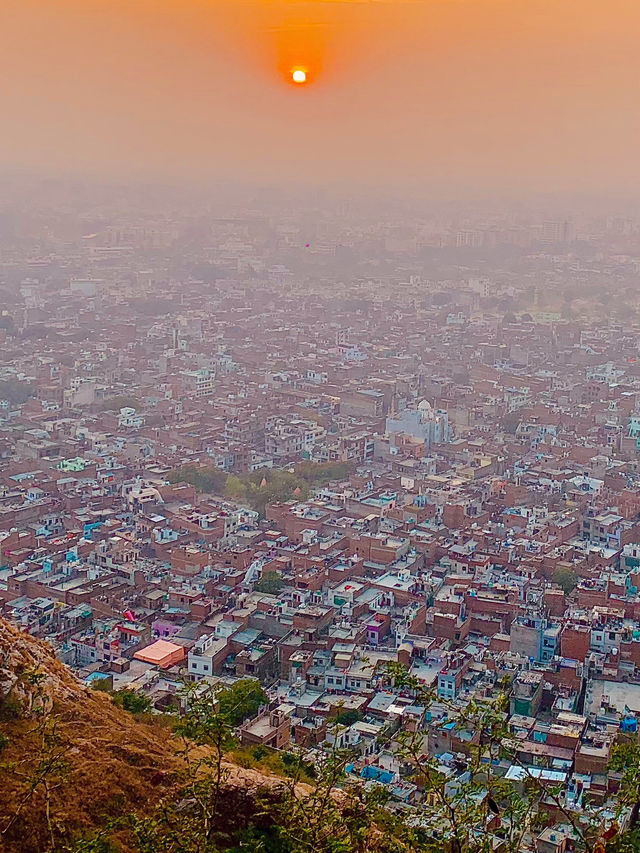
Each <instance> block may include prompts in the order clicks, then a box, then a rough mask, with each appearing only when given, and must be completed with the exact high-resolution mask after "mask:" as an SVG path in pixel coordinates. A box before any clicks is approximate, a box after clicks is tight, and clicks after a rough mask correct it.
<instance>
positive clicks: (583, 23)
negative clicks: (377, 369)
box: [0, 0, 640, 194]
mask: <svg viewBox="0 0 640 853" xmlns="http://www.w3.org/2000/svg"><path fill="white" fill-rule="evenodd" d="M639 45H640V0H0V115H1V116H2V118H3V121H2V134H0V164H9V165H19V166H28V167H30V166H33V167H37V168H39V169H42V168H45V169H47V170H54V169H77V170H80V171H91V172H95V173H98V174H100V175H127V176H128V175H140V176H145V177H146V176H149V175H151V176H155V175H161V176H166V177H175V176H182V175H184V176H187V177H212V178H217V177H221V176H222V177H230V178H235V177H241V178H246V179H249V180H252V179H254V178H255V179H257V180H260V181H269V182H274V181H277V180H284V179H294V180H295V179H303V180H324V179H328V180H332V181H343V180H345V179H354V180H358V181H364V182H375V183H381V184H384V185H385V186H394V185H395V186H401V185H406V184H411V185H412V186H414V187H422V186H424V187H425V189H426V190H428V189H429V188H431V187H433V186H438V187H453V188H455V189H456V191H458V190H460V191H463V190H464V189H467V188H469V189H470V190H472V191H476V190H482V191H485V190H488V191H496V192H503V191H513V192H520V191H523V192H529V191H532V190H541V191H544V192H547V191H549V190H555V189H559V190H560V191H564V190H580V191H582V190H587V191H591V190H595V191H598V192H611V193H612V194H614V193H616V192H618V191H637V190H638V189H640V157H639V156H638V151H639V143H640V50H639ZM298 64H302V65H306V66H308V67H309V68H310V71H311V76H312V83H311V85H309V86H305V87H302V88H295V87H293V86H291V85H288V84H287V83H286V82H285V79H284V75H285V72H286V71H287V70H288V68H289V66H290V65H291V66H293V65H298Z"/></svg>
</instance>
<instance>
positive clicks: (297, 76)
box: [291, 68, 307, 83]
mask: <svg viewBox="0 0 640 853" xmlns="http://www.w3.org/2000/svg"><path fill="white" fill-rule="evenodd" d="M291 79H292V80H293V82H294V83H306V82H307V72H306V71H303V70H302V68H296V70H295V71H294V72H293V74H292V75H291Z"/></svg>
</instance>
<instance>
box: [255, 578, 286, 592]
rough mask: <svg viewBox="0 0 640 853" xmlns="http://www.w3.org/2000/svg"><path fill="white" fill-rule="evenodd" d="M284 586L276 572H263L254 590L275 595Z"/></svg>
mask: <svg viewBox="0 0 640 853" xmlns="http://www.w3.org/2000/svg"><path fill="white" fill-rule="evenodd" d="M283 586H284V581H283V580H282V578H281V577H280V575H279V574H278V572H265V573H264V574H263V575H262V577H261V578H260V580H259V581H258V582H257V584H256V587H255V588H256V589H257V590H258V592H266V593H268V594H269V595H277V594H278V593H279V592H280V590H281V589H282V587H283Z"/></svg>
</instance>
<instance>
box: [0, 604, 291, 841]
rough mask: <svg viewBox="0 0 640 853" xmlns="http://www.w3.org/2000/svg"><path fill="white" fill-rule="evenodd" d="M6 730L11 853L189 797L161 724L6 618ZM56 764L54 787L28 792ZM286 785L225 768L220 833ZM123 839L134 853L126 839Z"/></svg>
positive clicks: (247, 818) (2, 696) (3, 749)
mask: <svg viewBox="0 0 640 853" xmlns="http://www.w3.org/2000/svg"><path fill="white" fill-rule="evenodd" d="M0 734H2V736H3V738H4V740H0V851H2V853H5V851H6V853H46V851H50V850H62V849H64V846H65V844H68V843H69V841H70V840H71V839H73V838H75V837H78V836H87V835H89V834H91V833H92V832H93V831H95V830H96V829H98V828H100V827H102V826H104V824H105V822H106V821H107V820H108V819H109V818H118V817H122V816H124V815H128V814H136V815H138V816H148V815H151V814H152V813H153V811H154V809H155V807H156V806H157V805H158V804H159V802H160V801H161V800H165V801H168V802H179V801H180V800H181V799H182V794H181V793H180V789H181V784H180V780H181V771H183V770H184V763H183V761H182V759H181V757H180V755H179V754H177V751H176V743H175V741H174V739H173V738H172V737H171V734H170V731H169V729H167V728H166V727H163V726H162V721H161V720H157V721H155V723H154V724H153V725H150V724H146V723H142V722H138V721H137V720H136V719H135V718H134V717H133V716H132V715H131V714H128V713H127V712H126V711H122V710H121V709H120V708H118V707H116V706H115V705H114V704H113V702H112V701H111V699H110V698H109V696H107V695H106V694H104V693H101V692H99V691H94V690H91V689H89V688H87V687H85V686H84V685H82V684H81V683H80V682H78V680H77V679H76V678H75V677H74V675H73V673H72V672H71V671H70V670H69V669H67V667H65V666H64V665H63V664H62V663H60V661H58V660H57V658H56V657H55V654H54V652H53V650H52V649H51V648H50V647H49V646H48V645H47V644H46V643H44V642H42V641H39V640H36V639H34V638H33V637H30V636H29V635H27V634H24V633H22V632H21V631H19V630H18V629H16V628H15V627H14V626H13V625H11V624H9V623H8V622H6V620H2V619H0ZM202 751H203V750H202V748H199V747H195V748H194V753H193V754H194V756H197V755H198V754H202ZM52 758H53V759H54V763H55V768H54V771H53V772H52V773H51V775H50V780H49V783H50V784H49V791H47V790H46V789H45V787H44V786H43V785H39V786H37V787H36V788H35V790H33V791H31V793H29V788H30V786H32V785H33V782H34V780H35V779H37V774H38V770H39V768H40V767H41V766H42V763H43V761H49V762H50V761H51V760H52ZM281 782H282V780H281V779H278V778H277V777H273V776H270V775H268V774H262V773H260V772H259V771H256V770H251V769H245V768H241V767H238V766H237V765H233V764H229V763H226V762H225V765H224V790H223V791H222V796H221V809H220V811H221V814H220V816H219V822H220V828H221V830H222V831H224V832H226V831H229V832H231V831H232V830H233V829H234V828H235V829H237V828H240V827H241V826H243V825H244V826H246V825H248V823H250V822H252V821H253V819H254V816H255V811H256V808H255V803H256V798H257V797H258V796H261V795H262V794H263V792H265V791H270V792H271V795H272V796H274V797H276V798H277V796H278V794H277V789H278V786H279V784H281ZM47 811H48V812H49V817H47ZM263 820H264V819H263ZM118 843H119V844H120V848H121V849H122V850H123V851H125V853H126V851H127V850H128V847H127V841H126V839H125V838H120V837H118Z"/></svg>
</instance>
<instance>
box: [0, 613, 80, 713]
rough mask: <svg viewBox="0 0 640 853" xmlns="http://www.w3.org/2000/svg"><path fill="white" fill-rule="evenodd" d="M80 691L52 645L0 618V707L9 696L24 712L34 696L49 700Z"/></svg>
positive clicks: (77, 693) (29, 706) (70, 696)
mask: <svg viewBox="0 0 640 853" xmlns="http://www.w3.org/2000/svg"><path fill="white" fill-rule="evenodd" d="M37 675H40V676H41V677H42V680H38V679H37V677H36V676H37ZM82 692H83V691H82V688H81V687H80V685H79V684H78V682H77V681H76V680H75V679H74V677H73V675H72V674H71V673H70V672H69V670H68V669H67V668H66V667H65V666H63V664H61V663H60V662H59V661H58V660H57V658H56V656H55V654H54V652H53V649H52V648H50V647H49V646H47V645H46V644H45V643H39V642H37V641H35V640H34V639H33V638H32V637H30V636H28V635H27V634H24V633H23V632H22V631H19V630H18V629H17V628H15V627H14V626H13V625H11V624H10V623H9V622H7V621H6V620H4V619H0V708H1V707H2V705H3V704H4V702H6V701H7V700H8V699H9V697H11V699H13V700H14V701H15V702H18V703H20V705H21V706H22V707H23V709H24V710H25V711H26V712H27V713H28V712H29V710H30V709H31V708H32V706H33V702H34V699H35V697H36V696H37V697H38V700H43V701H45V702H46V701H47V700H48V702H49V703H52V702H53V700H54V698H56V699H58V700H64V699H71V698H72V697H74V696H77V695H79V694H81V693H82Z"/></svg>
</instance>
